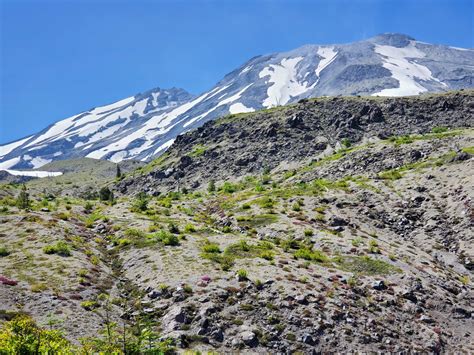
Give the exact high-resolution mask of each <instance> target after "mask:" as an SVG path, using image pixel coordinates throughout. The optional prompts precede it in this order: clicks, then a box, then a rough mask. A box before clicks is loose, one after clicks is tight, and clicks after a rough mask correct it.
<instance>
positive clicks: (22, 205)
mask: <svg viewBox="0 0 474 355" xmlns="http://www.w3.org/2000/svg"><path fill="white" fill-rule="evenodd" d="M29 196H30V195H29V193H28V191H27V189H26V185H25V184H23V186H22V188H21V191H20V194H19V195H18V198H17V200H16V205H17V207H18V208H19V209H23V210H27V209H29V208H30V197H29Z"/></svg>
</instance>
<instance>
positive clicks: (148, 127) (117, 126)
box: [0, 33, 474, 170]
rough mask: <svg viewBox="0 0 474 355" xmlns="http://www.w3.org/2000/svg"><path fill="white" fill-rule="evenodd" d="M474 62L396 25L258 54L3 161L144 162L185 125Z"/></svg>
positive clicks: (442, 76)
mask: <svg viewBox="0 0 474 355" xmlns="http://www.w3.org/2000/svg"><path fill="white" fill-rule="evenodd" d="M473 63H474V50H473V49H466V48H457V47H450V46H444V45H435V44H429V43H425V42H420V41H417V40H416V39H414V38H412V37H410V36H407V35H403V34H396V33H386V34H382V35H379V36H375V37H372V38H369V39H367V40H364V41H359V42H354V43H348V44H330V45H306V46H303V47H300V48H296V49H293V50H290V51H286V52H281V53H272V54H267V55H260V56H256V57H254V58H252V59H250V60H248V61H247V62H246V63H244V64H243V65H241V66H240V67H239V68H236V69H235V70H234V71H232V72H230V73H228V74H227V75H226V76H225V77H224V78H222V79H221V80H220V81H219V82H218V83H217V84H216V85H215V86H214V87H212V88H211V89H209V90H208V91H205V92H203V93H201V94H200V95H197V96H195V95H192V94H189V93H188V92H186V91H185V90H183V89H176V88H172V89H160V88H155V89H152V90H150V91H147V92H145V93H140V94H137V95H134V96H130V97H128V98H125V99H122V100H119V101H117V102H114V103H112V104H108V105H105V106H101V107H96V108H92V109H90V110H87V111H84V112H81V113H79V114H76V115H74V116H71V117H68V118H66V119H63V120H60V121H58V122H56V123H54V124H52V125H51V126H49V127H46V128H45V129H44V130H42V131H40V132H38V133H37V134H33V135H31V136H28V137H25V138H23V139H20V140H17V141H15V142H11V143H8V144H3V145H2V146H0V170H4V169H26V168H34V169H36V168H40V167H41V166H42V165H44V164H46V163H49V162H51V161H56V160H65V159H72V158H80V157H87V158H93V159H107V160H110V161H113V162H120V161H123V160H130V159H135V160H142V161H147V162H148V161H150V160H152V159H153V158H155V157H157V156H159V155H160V154H162V153H163V152H165V151H166V149H167V148H169V147H170V146H171V144H172V143H173V141H174V139H175V138H176V137H177V136H179V135H180V134H182V133H184V132H187V131H189V130H190V129H193V128H197V127H199V126H202V125H203V124H204V123H205V122H208V121H210V120H213V119H216V118H218V117H221V116H224V115H226V114H229V113H230V114H236V113H244V112H254V111H258V110H261V109H265V108H271V107H276V106H281V105H286V104H290V103H295V102H297V101H299V100H301V99H305V98H310V97H319V96H337V95H372V96H406V95H417V94H421V93H426V92H445V91H449V90H455V89H461V88H472V87H474V69H473ZM53 119H54V118H53ZM3 143H6V142H3Z"/></svg>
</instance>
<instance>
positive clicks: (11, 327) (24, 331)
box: [0, 315, 72, 354]
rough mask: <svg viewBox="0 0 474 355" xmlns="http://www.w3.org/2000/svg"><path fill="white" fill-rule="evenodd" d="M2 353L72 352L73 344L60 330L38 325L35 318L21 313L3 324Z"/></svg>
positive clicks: (0, 336) (1, 333)
mask: <svg viewBox="0 0 474 355" xmlns="http://www.w3.org/2000/svg"><path fill="white" fill-rule="evenodd" d="M0 353H1V354H60V353H61V354H71V353H72V349H71V344H70V343H69V341H68V340H67V339H65V338H64V337H63V335H62V333H61V332H60V331H58V330H46V329H42V328H40V327H38V326H37V325H36V324H35V322H34V320H33V319H32V318H30V317H29V316H26V315H20V316H16V317H15V318H13V319H12V320H11V321H9V322H6V323H4V324H3V325H2V328H1V330H0Z"/></svg>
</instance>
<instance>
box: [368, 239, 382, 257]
mask: <svg viewBox="0 0 474 355" xmlns="http://www.w3.org/2000/svg"><path fill="white" fill-rule="evenodd" d="M378 246H379V245H378V243H377V241H376V240H374V239H371V240H370V241H369V252H370V253H373V254H378V253H380V249H379V247H378Z"/></svg>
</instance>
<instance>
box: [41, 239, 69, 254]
mask: <svg viewBox="0 0 474 355" xmlns="http://www.w3.org/2000/svg"><path fill="white" fill-rule="evenodd" d="M43 251H44V252H45V253H46V254H57V255H60V256H71V248H70V247H69V245H68V244H67V243H66V242H63V241H59V242H57V243H56V244H53V245H47V246H45V247H44V248H43Z"/></svg>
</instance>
